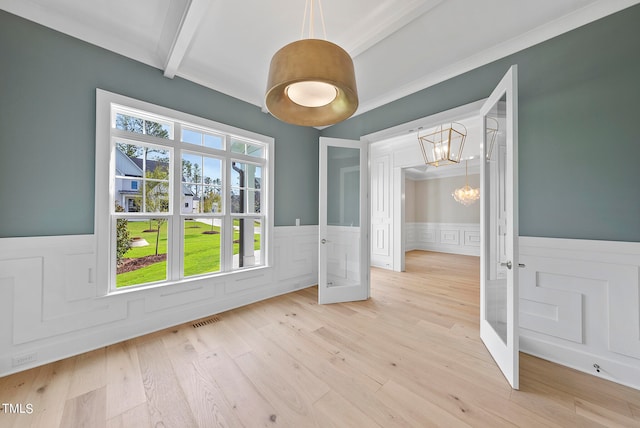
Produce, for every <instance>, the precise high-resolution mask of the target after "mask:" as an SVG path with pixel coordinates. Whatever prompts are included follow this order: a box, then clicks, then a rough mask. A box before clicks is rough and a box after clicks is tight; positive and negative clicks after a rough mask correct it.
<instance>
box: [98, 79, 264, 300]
mask: <svg viewBox="0 0 640 428" xmlns="http://www.w3.org/2000/svg"><path fill="white" fill-rule="evenodd" d="M116 113H124V114H131V113H133V114H135V115H136V117H142V118H143V119H145V120H156V121H159V122H161V123H163V124H164V123H169V124H171V125H172V126H173V128H172V130H171V132H169V134H170V135H169V138H163V137H155V136H153V135H148V134H146V133H141V134H138V133H131V132H129V131H124V130H121V129H116V128H115V127H114V126H113V125H114V124H115V117H116ZM183 126H184V127H185V128H187V129H189V130H197V131H202V132H208V133H210V134H215V135H221V136H223V137H224V138H223V145H224V147H223V148H222V149H216V148H211V147H207V146H205V145H202V146H197V145H195V144H191V143H188V142H185V143H183V142H182V141H181V140H182V138H181V137H182V132H181V129H182V127H183ZM132 135H133V136H135V138H133V137H132ZM204 138H205V137H204V135H203V141H204ZM116 140H128V141H129V142H131V141H134V142H135V143H137V144H144V145H150V146H161V147H162V148H163V149H166V150H169V152H170V162H169V164H170V166H169V168H170V175H169V212H168V213H144V212H133V213H126V217H141V218H149V217H162V218H167V223H166V227H167V239H168V244H167V246H168V248H167V278H166V280H164V281H159V282H151V283H144V284H137V285H130V286H126V287H121V288H116V256H115V245H116V234H115V227H116V221H117V219H118V218H122V217H125V213H116V212H115V207H114V206H113V205H114V201H117V200H118V199H117V195H116V191H117V189H116V186H115V183H116V179H115V165H116V151H115V146H116ZM232 140H234V141H237V140H240V141H243V142H246V143H249V144H254V145H258V146H261V147H263V150H264V154H263V156H262V157H255V156H251V155H245V154H241V153H235V152H232V151H231V147H232V145H231V141H232ZM274 146H275V140H274V139H273V138H272V137H269V136H265V135H261V134H257V133H254V132H251V131H247V130H243V129H240V128H236V127H233V126H229V125H225V124H222V123H219V122H215V121H212V120H209V119H205V118H202V117H198V116H194V115H191V114H188V113H183V112H180V111H176V110H173V109H169V108H166V107H162V106H157V105H155V104H151V103H147V102H145V101H140V100H136V99H133V98H130V97H126V96H123V95H119V94H115V93H112V92H108V91H105V90H102V89H96V155H95V161H96V163H95V225H94V233H95V236H96V255H97V266H96V268H97V273H96V275H97V279H98V293H99V295H102V296H108V295H114V294H119V293H122V292H130V291H136V290H146V289H149V288H155V287H158V286H160V287H166V286H170V285H177V284H183V283H185V282H189V283H191V282H193V281H194V280H195V281H197V280H207V279H211V278H212V277H218V276H227V275H238V274H240V273H242V272H245V271H247V270H256V269H265V268H270V267H272V266H273V251H272V248H273V229H274V220H273V218H274V216H273V211H274V210H273V201H274V191H273V185H274V180H273V176H274V165H273V164H274V151H275V150H274ZM183 152H184V153H190V154H193V153H197V154H198V155H202V156H211V157H215V158H219V159H221V160H222V161H221V166H222V171H221V175H222V188H221V195H222V204H221V205H222V210H221V212H220V211H219V212H215V213H203V214H200V213H183V212H182V206H183V205H184V201H183V199H182V185H183V184H182V154H183ZM232 161H239V162H243V163H251V164H259V165H260V167H261V168H262V170H261V174H262V176H261V183H260V193H261V194H260V197H261V199H260V204H261V205H260V213H257V214H256V213H232V212H231V196H230V195H231V172H230V170H231V167H230V165H231V162H232ZM143 179H144V177H143ZM138 187H139V188H141V189H144V186H140V185H139V186H138ZM239 216H240V217H247V218H261V219H262V236H261V245H260V258H261V263H260V264H259V265H257V266H249V267H243V268H235V269H234V268H233V264H234V263H233V244H232V241H233V227H232V225H233V219H234V218H237V217H239ZM197 217H204V218H221V219H222V224H223V230H222V234H221V237H220V246H221V248H220V251H221V260H220V271H218V272H212V273H205V274H199V275H192V276H188V277H185V276H184V266H183V265H184V221H185V219H186V218H197ZM208 283H211V281H208Z"/></svg>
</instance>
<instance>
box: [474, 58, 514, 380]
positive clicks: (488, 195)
mask: <svg viewBox="0 0 640 428" xmlns="http://www.w3.org/2000/svg"><path fill="white" fill-rule="evenodd" d="M480 112H481V116H482V120H483V122H484V130H485V132H484V143H483V145H482V160H483V162H481V165H482V167H481V169H480V198H481V199H480V200H481V202H480V222H481V234H482V237H481V241H482V247H481V252H480V337H481V338H482V341H483V342H484V343H485V346H486V347H487V349H488V350H489V352H490V353H491V355H492V357H493V359H494V360H495V361H496V363H497V364H498V366H499V367H500V370H502V373H504V376H505V377H506V378H507V380H508V381H509V383H510V384H511V387H512V388H514V389H518V367H519V364H518V359H519V355H518V353H519V343H518V340H519V336H518V334H519V333H518V266H519V264H518V69H517V66H515V65H514V66H512V67H511V68H510V69H509V71H508V72H507V74H506V75H505V76H504V77H503V78H502V80H501V81H500V83H499V84H498V86H497V87H496V88H495V90H494V91H493V93H492V94H491V96H490V97H489V98H488V99H487V101H486V102H485V104H484V105H483V107H482V109H481V111H480Z"/></svg>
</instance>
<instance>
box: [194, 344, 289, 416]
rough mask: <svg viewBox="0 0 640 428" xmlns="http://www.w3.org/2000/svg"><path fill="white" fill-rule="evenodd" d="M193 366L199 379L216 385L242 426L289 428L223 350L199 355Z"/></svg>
mask: <svg viewBox="0 0 640 428" xmlns="http://www.w3.org/2000/svg"><path fill="white" fill-rule="evenodd" d="M197 363H198V367H200V371H199V372H200V373H201V374H202V376H207V377H208V378H209V379H210V380H211V381H213V382H215V383H216V384H217V385H218V386H219V388H220V390H221V391H222V392H223V394H224V396H225V399H226V401H227V403H229V405H230V407H231V409H232V410H233V412H234V414H235V415H236V416H237V418H238V419H239V420H240V421H241V423H242V425H243V426H245V427H287V426H292V425H290V424H289V423H288V421H287V420H286V419H285V418H284V417H283V415H281V414H279V413H278V411H277V410H276V408H275V407H274V406H273V405H272V404H271V403H270V402H269V401H267V399H266V398H265V397H264V396H263V395H262V394H261V393H260V391H258V390H257V389H256V387H255V386H254V385H253V384H252V383H251V381H250V380H249V379H247V377H246V376H245V375H244V373H242V371H241V370H240V368H238V366H237V365H236V364H235V362H234V361H233V360H232V359H231V357H229V356H228V355H227V354H226V353H225V351H224V350H220V351H219V352H213V353H209V354H206V355H202V356H200V357H199V358H198V360H197Z"/></svg>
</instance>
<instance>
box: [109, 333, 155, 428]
mask: <svg viewBox="0 0 640 428" xmlns="http://www.w3.org/2000/svg"><path fill="white" fill-rule="evenodd" d="M106 358H107V368H106V374H107V376H106V380H107V386H106V391H107V404H106V406H107V407H106V418H107V419H111V418H113V417H115V416H117V415H120V414H123V413H126V412H127V411H128V410H130V409H133V408H135V407H138V406H139V405H141V404H144V403H146V401H147V397H146V395H145V392H144V384H143V382H142V376H141V374H140V364H139V362H138V350H137V348H136V347H135V346H134V345H133V343H132V342H121V343H117V344H115V345H111V346H109V347H107V349H106Z"/></svg>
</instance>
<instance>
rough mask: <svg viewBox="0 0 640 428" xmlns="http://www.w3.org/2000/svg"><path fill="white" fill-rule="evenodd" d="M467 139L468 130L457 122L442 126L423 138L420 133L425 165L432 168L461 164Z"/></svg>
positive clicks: (419, 138) (419, 140)
mask: <svg viewBox="0 0 640 428" xmlns="http://www.w3.org/2000/svg"><path fill="white" fill-rule="evenodd" d="M466 138H467V128H466V127H465V126H464V125H462V124H461V123H457V122H451V123H450V124H448V126H445V125H440V126H438V128H437V129H436V131H435V132H432V133H430V134H426V135H423V136H420V133H418V143H419V144H420V149H421V150H422V156H423V158H424V163H425V164H427V165H432V166H442V165H451V164H454V163H460V160H461V158H462V150H463V149H464V142H465V140H466Z"/></svg>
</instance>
